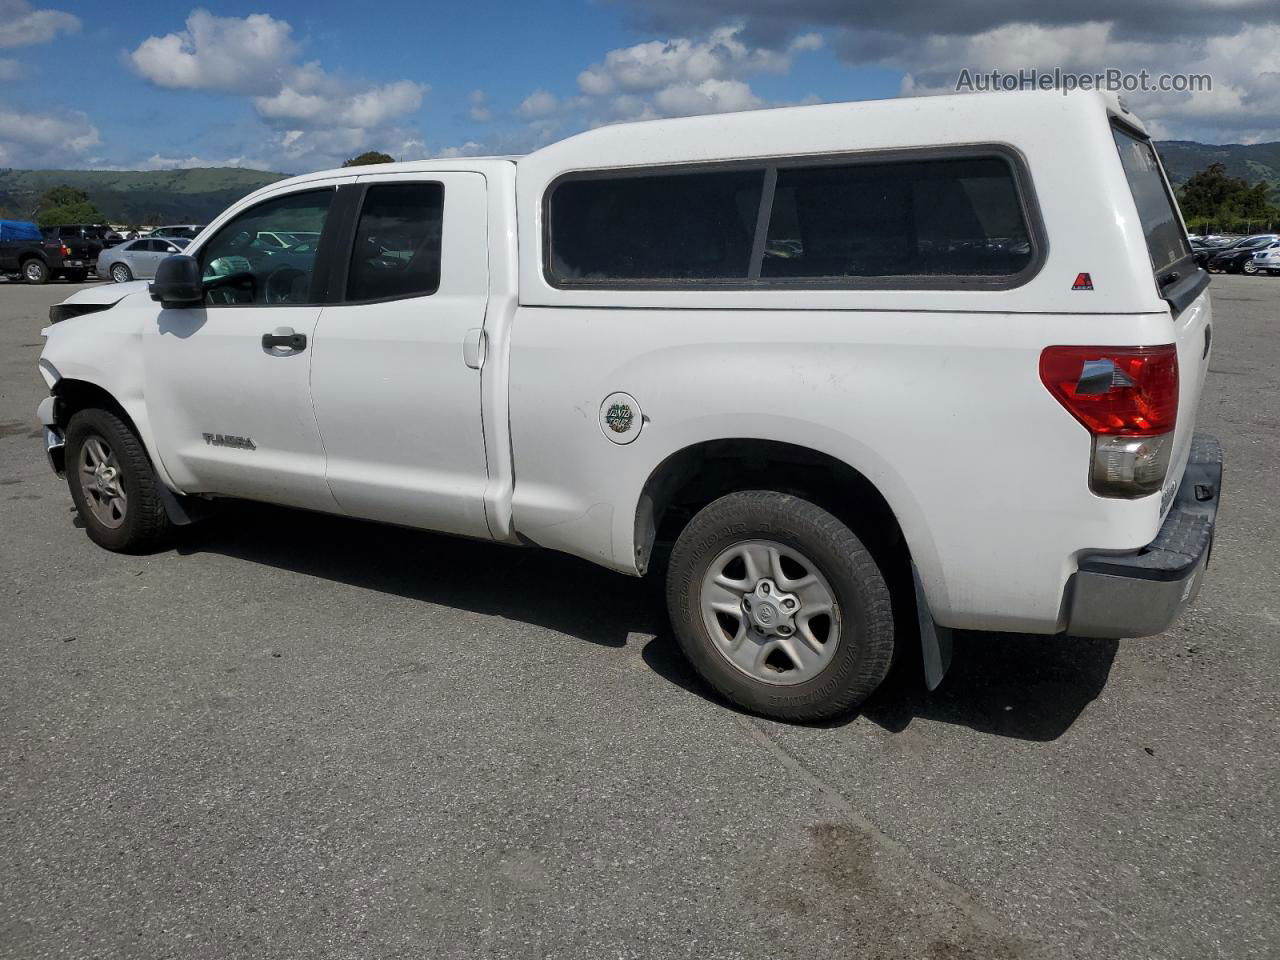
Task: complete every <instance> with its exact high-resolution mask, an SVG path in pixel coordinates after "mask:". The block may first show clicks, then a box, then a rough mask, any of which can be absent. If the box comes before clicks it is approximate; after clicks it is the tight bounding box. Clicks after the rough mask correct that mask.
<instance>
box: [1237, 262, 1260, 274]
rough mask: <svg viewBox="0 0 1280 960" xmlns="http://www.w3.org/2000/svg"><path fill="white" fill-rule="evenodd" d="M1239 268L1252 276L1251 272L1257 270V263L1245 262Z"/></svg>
mask: <svg viewBox="0 0 1280 960" xmlns="http://www.w3.org/2000/svg"><path fill="white" fill-rule="evenodd" d="M1240 269H1241V270H1243V271H1244V272H1245V273H1247V274H1249V275H1250V276H1252V275H1253V274H1255V273H1257V272H1258V265H1257V264H1256V263H1246V264H1245V265H1244V266H1243V267H1241V268H1240Z"/></svg>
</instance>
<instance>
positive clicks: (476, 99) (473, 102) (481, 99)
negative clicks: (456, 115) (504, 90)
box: [467, 90, 493, 123]
mask: <svg viewBox="0 0 1280 960" xmlns="http://www.w3.org/2000/svg"><path fill="white" fill-rule="evenodd" d="M467 103H469V104H470V106H469V107H468V108H467V116H469V117H470V118H471V119H472V120H474V121H475V122H476V123H488V122H489V121H490V120H492V119H493V111H492V110H490V109H489V102H488V98H487V97H486V96H485V92H484V91H483V90H472V91H471V92H470V93H469V94H467Z"/></svg>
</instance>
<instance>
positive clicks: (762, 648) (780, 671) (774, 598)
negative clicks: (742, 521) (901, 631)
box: [701, 540, 841, 685]
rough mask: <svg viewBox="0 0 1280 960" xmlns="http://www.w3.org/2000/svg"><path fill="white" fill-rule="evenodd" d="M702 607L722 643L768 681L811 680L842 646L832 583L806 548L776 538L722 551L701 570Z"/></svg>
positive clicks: (736, 662)
mask: <svg viewBox="0 0 1280 960" xmlns="http://www.w3.org/2000/svg"><path fill="white" fill-rule="evenodd" d="M701 608H702V621H703V624H704V626H705V627H706V629H707V631H708V633H709V634H710V636H711V637H712V639H713V641H714V644H715V648H716V650H717V651H719V653H720V654H721V656H723V657H724V658H725V659H726V660H728V661H729V663H731V664H732V665H733V666H734V667H736V668H737V669H738V670H741V671H742V672H743V673H745V674H747V675H748V676H749V677H752V678H753V679H755V680H759V681H761V682H763V683H770V684H780V685H791V684H797V683H804V682H805V681H807V680H812V679H813V678H814V677H816V676H817V675H818V674H819V673H821V672H822V671H823V670H824V669H825V668H826V666H827V665H828V664H829V663H830V662H831V659H832V657H833V656H834V655H835V652H836V649H837V648H838V647H839V645H840V639H841V638H840V633H841V618H840V608H839V604H838V603H837V602H836V598H835V591H834V590H832V588H831V584H830V583H828V581H827V579H826V577H824V576H823V575H822V572H821V571H820V570H819V569H818V568H817V567H816V566H815V565H814V564H813V562H812V561H810V560H809V559H808V558H807V557H805V556H804V554H802V553H800V552H799V551H798V550H795V549H794V548H792V547H788V546H786V545H784V544H781V543H777V542H775V541H772V540H746V541H742V542H740V543H735V544H733V545H732V546H730V547H728V548H726V549H725V550H722V551H721V552H720V553H719V555H717V556H716V558H715V559H714V560H713V561H712V562H711V565H710V567H708V569H707V572H706V575H705V576H704V577H703V581H702V591H701Z"/></svg>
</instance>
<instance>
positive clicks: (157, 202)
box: [0, 140, 1280, 224]
mask: <svg viewBox="0 0 1280 960" xmlns="http://www.w3.org/2000/svg"><path fill="white" fill-rule="evenodd" d="M1156 146H1157V148H1158V149H1159V151H1160V157H1161V159H1163V160H1164V165H1165V168H1166V169H1167V170H1168V171H1169V178H1170V179H1171V180H1172V181H1173V183H1174V185H1175V186H1181V185H1182V184H1183V183H1185V182H1186V181H1187V180H1188V179H1189V178H1190V177H1191V176H1192V174H1194V173H1196V172H1198V171H1200V170H1203V169H1204V168H1205V167H1207V166H1209V164H1211V163H1221V164H1222V165H1223V166H1224V167H1225V168H1226V171H1227V173H1228V174H1229V175H1230V176H1233V177H1242V178H1244V179H1245V180H1248V181H1249V182H1250V183H1257V182H1258V181H1259V180H1262V181H1265V182H1266V183H1267V185H1268V186H1269V187H1270V190H1271V196H1272V199H1273V202H1276V203H1280V143H1254V144H1241V143H1227V144H1209V143H1195V142H1193V141H1190V140H1163V141H1160V142H1159V143H1157V144H1156ZM284 176H285V174H283V173H270V172H268V171H265V170H246V169H243V168H241V167H197V168H194V169H191V170H154V171H145V170H119V171H117V170H7V169H0V217H13V218H16V219H27V218H29V217H30V216H31V213H32V210H33V208H34V207H35V204H36V201H37V199H38V198H39V197H40V195H41V194H42V193H44V192H45V191H46V190H48V189H49V188H50V187H56V186H58V185H60V184H66V185H68V186H72V187H79V188H80V189H82V190H84V191H86V192H87V193H88V194H89V198H90V199H91V200H92V201H93V202H94V203H95V204H97V206H98V209H100V210H101V211H102V212H103V213H104V214H106V215H107V218H108V219H109V220H110V221H111V222H112V223H139V224H145V223H152V224H154V223H207V222H208V221H209V220H211V219H212V218H213V217H214V216H216V215H217V214H218V213H220V212H221V211H222V210H224V209H226V208H227V206H229V205H230V204H231V203H233V202H235V201H236V200H239V199H240V198H241V197H243V196H244V195H245V194H247V193H251V192H253V191H254V190H257V189H258V188H259V187H262V186H265V185H266V184H268V183H274V182H275V181H276V180H280V179H283V178H284Z"/></svg>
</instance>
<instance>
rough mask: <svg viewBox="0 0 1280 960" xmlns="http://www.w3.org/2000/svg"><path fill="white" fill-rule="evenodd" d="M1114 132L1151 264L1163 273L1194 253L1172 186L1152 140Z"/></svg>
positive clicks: (1113, 130) (1113, 129)
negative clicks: (1167, 184)
mask: <svg viewBox="0 0 1280 960" xmlns="http://www.w3.org/2000/svg"><path fill="white" fill-rule="evenodd" d="M1112 134H1113V135H1114V136H1115V141H1116V147H1117V148H1118V149H1119V151H1120V162H1121V164H1123V165H1124V175H1125V178H1126V179H1127V180H1128V181H1129V189H1130V190H1131V191H1132V193H1133V202H1134V203H1135V204H1136V205H1137V207H1138V217H1139V218H1140V219H1141V220H1142V232H1143V234H1145V235H1146V238H1147V252H1148V253H1149V254H1150V255H1151V267H1152V269H1153V270H1155V271H1156V273H1160V272H1162V271H1164V270H1166V269H1167V268H1169V267H1171V266H1173V265H1174V264H1175V263H1177V262H1178V261H1179V260H1181V259H1182V258H1183V257H1187V256H1190V255H1191V247H1190V246H1189V245H1188V243H1187V234H1186V232H1185V230H1184V229H1183V227H1182V220H1181V218H1180V217H1179V216H1178V209H1177V207H1176V206H1174V202H1173V197H1171V196H1170V195H1169V188H1168V187H1167V186H1165V182H1164V175H1163V174H1162V173H1161V172H1160V162H1159V161H1158V160H1157V159H1156V152H1155V149H1154V148H1153V147H1152V146H1151V141H1149V140H1140V139H1138V138H1137V137H1135V136H1133V135H1131V134H1129V133H1126V132H1125V131H1124V130H1121V129H1120V128H1119V127H1112Z"/></svg>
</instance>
